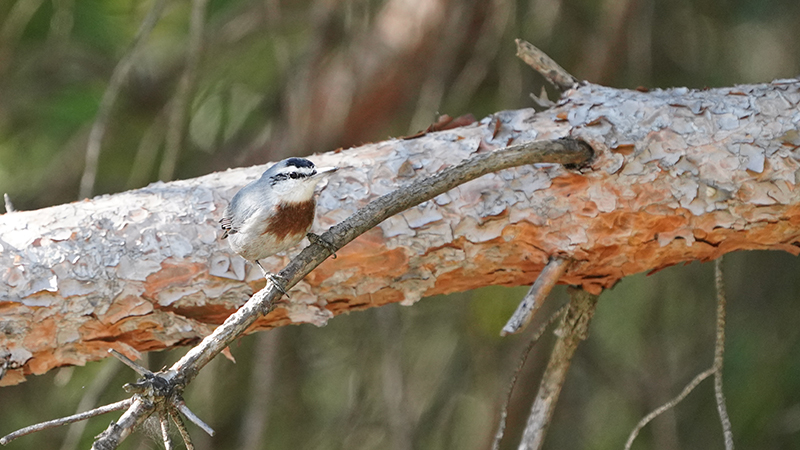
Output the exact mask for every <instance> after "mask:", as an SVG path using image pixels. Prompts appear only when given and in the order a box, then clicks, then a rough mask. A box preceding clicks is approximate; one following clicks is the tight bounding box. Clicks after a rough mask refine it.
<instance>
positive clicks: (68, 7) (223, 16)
mask: <svg viewBox="0 0 800 450" xmlns="http://www.w3.org/2000/svg"><path fill="white" fill-rule="evenodd" d="M196 2H197V0H195V2H194V4H196ZM153 5H154V2H153V0H149V1H133V0H103V1H101V0H53V1H50V2H45V1H42V0H5V1H3V2H0V191H2V192H7V193H9V195H10V196H11V198H12V200H13V201H14V202H15V205H16V206H17V207H18V208H20V209H33V208H40V207H44V206H48V205H53V204H58V203H62V202H69V201H74V200H76V199H77V198H78V186H79V180H80V178H81V176H82V174H83V171H84V160H85V154H86V147H87V141H88V137H89V130H90V129H91V127H92V125H93V123H94V121H95V120H96V117H97V113H98V108H99V105H100V101H101V98H102V97H103V94H104V92H105V91H106V89H107V87H108V86H109V79H110V77H111V74H112V73H113V72H114V70H115V67H116V66H117V64H118V62H119V61H120V60H121V59H122V58H123V57H124V56H125V55H126V54H127V53H128V52H129V51H130V49H131V48H132V45H133V40H134V36H135V35H136V33H137V30H138V29H139V27H140V24H141V22H142V20H143V18H144V17H145V15H146V14H147V12H148V11H149V10H150V8H152V7H153ZM192 7H193V2H190V1H188V0H184V1H169V2H167V3H166V6H165V9H164V10H163V12H162V13H161V15H160V18H159V21H158V23H157V25H156V26H155V28H154V29H153V32H152V33H151V34H150V35H149V36H147V37H146V39H144V41H143V42H142V48H141V51H140V52H139V54H138V56H137V57H136V59H135V61H134V64H133V67H132V69H131V71H130V72H129V73H128V74H127V76H126V77H125V79H124V82H123V83H122V84H121V86H120V90H119V93H118V96H117V99H116V101H115V102H114V104H113V106H112V108H111V109H110V112H109V119H108V122H107V128H106V133H105V135H104V137H103V140H102V147H101V149H102V151H101V154H100V159H99V169H98V172H97V181H96V183H95V185H94V189H93V192H94V193H95V194H100V193H109V192H118V191H121V190H124V189H127V188H135V187H140V186H142V185H144V184H146V183H148V182H152V181H156V180H157V179H158V178H159V173H160V171H161V170H160V169H161V166H162V165H163V163H164V159H165V156H164V155H165V148H166V145H167V144H166V141H167V138H166V136H167V135H168V133H169V132H170V131H171V130H173V131H175V130H177V133H178V135H179V136H181V139H180V142H179V143H178V153H177V155H178V163H177V169H176V171H175V172H174V173H173V174H171V175H172V177H176V178H188V177H194V176H198V175H202V174H205V173H208V172H211V171H215V170H223V169H225V168H227V167H231V166H238V165H246V164H254V163H263V162H266V161H270V160H277V159H280V158H282V157H285V156H288V155H301V154H307V153H310V152H314V151H318V152H323V151H328V150H332V149H334V148H336V147H340V146H344V147H347V146H351V145H357V144H359V143H361V142H367V141H377V140H381V139H384V138H386V137H387V136H390V135H402V134H406V133H409V132H413V131H416V130H418V129H422V128H424V127H425V126H426V124H427V123H430V122H432V121H433V120H434V118H435V116H436V114H437V113H447V114H450V115H452V116H457V115H461V114H465V113H470V112H471V113H474V114H475V115H476V116H477V117H481V116H483V115H486V114H490V113H493V112H495V111H497V110H501V109H511V108H521V107H529V106H531V105H532V103H531V101H530V100H529V99H528V96H527V95H528V93H529V92H534V93H537V94H538V92H539V90H540V89H541V85H542V82H543V81H542V79H541V77H539V75H537V74H534V73H532V71H531V70H529V69H528V68H527V67H525V66H524V65H523V64H522V63H521V62H519V61H518V60H517V59H516V58H515V57H514V45H513V39H514V38H517V37H520V38H523V39H526V40H529V41H531V42H532V43H534V44H535V45H537V46H539V47H540V48H542V49H544V50H545V51H547V52H548V53H549V54H550V55H551V56H552V57H553V58H554V59H556V60H557V61H559V62H560V63H561V64H562V65H563V66H564V67H565V68H567V70H569V71H570V72H572V73H573V74H575V75H576V76H578V77H579V78H583V79H587V80H589V81H592V82H596V83H601V84H606V85H611V86H616V87H627V88H635V87H637V86H640V85H641V86H646V87H669V86H689V87H695V88H702V87H704V86H721V85H731V84H736V83H750V82H767V81H770V80H771V79H773V78H781V77H792V76H796V75H797V73H798V68H800V40H798V39H797V38H796V27H797V22H798V20H799V19H800V4H799V3H798V2H796V1H795V0H763V1H744V0H703V1H696V2H692V1H686V0H681V1H667V0H582V1H572V2H567V1H562V0H529V1H521V0H520V1H510V0H491V1H485V2H482V1H478V0H472V1H465V2H455V1H446V0H407V1H400V0H344V1H340V2H325V1H300V2H280V1H279V0H265V1H261V2H256V1H251V0H237V1H222V0H213V1H210V2H209V3H208V5H207V6H206V16H205V20H204V21H203V23H202V24H201V25H202V33H201V36H202V45H201V46H200V48H201V51H200V53H199V55H198V65H197V67H196V69H194V70H191V71H188V72H187V68H188V67H189V66H188V65H187V63H186V61H187V52H188V48H190V42H189V29H190V27H191V20H192V19H191V11H192ZM187 75H188V76H189V77H190V78H191V80H192V81H191V83H190V84H191V86H190V89H189V91H188V92H189V95H188V97H187V98H185V99H183V102H184V103H180V102H179V101H178V100H179V99H178V100H176V92H177V90H178V86H179V84H180V80H181V77H184V76H187ZM547 89H548V90H549V87H547ZM551 96H552V91H551ZM173 102H178V105H179V106H178V107H179V108H183V110H184V111H185V112H186V116H185V120H184V121H183V122H182V123H178V124H177V125H176V124H171V123H170V120H169V118H170V115H171V114H172V110H171V109H170V108H172V104H173ZM175 126H177V127H178V128H177V129H175V128H174V127H175ZM725 267H726V269H727V272H726V279H727V282H728V293H729V308H730V309H729V313H728V336H729V339H728V345H727V356H726V363H725V364H726V365H725V377H726V378H725V383H726V392H727V395H728V410H729V412H730V414H731V420H732V424H733V432H734V437H735V440H736V443H737V445H738V446H739V447H743V448H760V449H783V448H796V447H798V446H800V436H798V432H800V363H798V361H800V336H799V334H800V327H798V326H797V314H796V310H797V308H796V306H795V305H796V299H797V297H798V294H800V283H798V281H797V280H798V279H800V277H798V276H797V273H798V264H797V261H796V260H795V258H793V257H791V256H789V255H786V254H775V253H765V252H749V253H740V254H735V255H731V256H730V257H728V258H726V262H725ZM524 292H525V288H519V287H518V288H504V287H488V288H485V289H480V290H477V291H474V292H468V293H463V294H457V295H451V296H447V297H443V298H431V299H425V300H423V301H421V302H419V303H418V304H416V305H414V306H413V307H401V306H399V305H390V306H386V307H383V308H379V309H375V310H368V311H364V312H359V313H354V314H351V315H348V316H342V317H337V318H336V319H334V320H332V321H331V322H330V324H329V325H328V326H326V327H324V328H321V329H317V328H314V327H312V326H310V325H306V326H299V327H287V328H283V329H280V330H273V331H270V332H269V333H259V334H258V335H255V336H248V337H246V338H244V339H242V340H241V341H240V342H238V343H237V344H236V345H234V346H233V348H232V352H233V354H234V355H235V356H236V359H237V363H236V364H233V363H231V362H230V361H228V360H225V359H223V358H218V359H217V360H215V361H214V362H213V363H212V364H211V365H210V366H209V367H207V368H206V370H204V371H203V373H202V374H201V375H200V377H199V378H198V380H197V381H196V382H195V383H194V384H192V386H190V388H189V391H188V392H187V395H186V397H187V401H188V403H189V405H190V406H191V407H192V409H193V410H195V411H196V412H197V413H198V414H199V415H200V416H201V417H203V418H204V419H205V420H206V421H207V422H208V423H210V424H211V425H212V426H213V427H214V428H215V429H216V430H217V432H218V434H217V436H216V437H214V438H209V437H207V436H205V435H203V434H202V432H201V431H199V430H197V429H196V428H191V431H192V434H193V436H194V437H195V438H196V440H197V442H196V444H197V448H199V449H210V448H216V449H222V448H243V449H256V448H302V449H340V448H348V449H350V448H353V449H356V448H357V449H370V448H381V449H387V448H388V449H395V450H401V449H412V448H413V449H418V448H419V449H440V448H448V449H451V448H452V449H470V448H475V449H478V448H487V447H489V445H490V443H491V439H492V436H493V434H494V432H495V429H496V426H497V420H498V414H499V408H500V405H502V403H503V400H504V398H505V392H506V389H507V386H508V382H509V380H510V378H511V375H512V372H513V370H514V368H515V367H516V365H517V362H518V360H519V357H520V352H521V351H522V349H523V348H524V346H525V344H526V342H527V337H528V336H530V334H531V333H532V331H533V329H530V330H528V331H526V332H525V333H524V334H523V335H521V336H514V337H507V338H500V337H499V336H498V331H499V329H500V328H501V327H502V325H503V323H504V321H505V320H506V318H507V317H508V316H509V314H510V313H511V311H513V309H514V308H515V307H516V303H517V302H518V300H519V299H520V298H521V296H522V295H523V294H524ZM564 301H565V293H564V291H563V289H560V288H559V289H557V290H556V292H555V293H554V294H553V296H552V298H551V299H550V300H549V302H548V304H546V305H545V308H544V310H543V311H542V312H541V313H540V315H539V317H538V318H537V320H539V321H542V320H544V319H545V318H546V317H547V316H548V314H550V313H551V312H552V311H554V310H555V309H557V307H558V306H559V305H560V304H562V303H563V302H564ZM714 311H715V304H714V291H713V279H712V270H711V266H710V265H708V264H706V265H701V264H697V263H694V264H690V265H687V266H683V267H673V268H669V269H666V270H664V271H662V272H659V273H657V274H655V275H652V276H649V277H647V276H644V275H642V274H640V275H636V276H633V277H629V278H627V279H625V280H623V282H622V283H620V285H619V286H617V287H616V288H615V289H613V290H611V291H609V292H607V293H605V294H603V296H602V297H601V300H600V304H599V308H598V311H597V314H596V316H595V320H594V323H593V325H592V329H591V335H590V339H589V340H588V341H586V342H585V343H584V344H583V345H582V347H581V348H580V349H579V351H578V353H577V356H576V359H575V361H574V364H573V367H572V368H571V372H570V375H569V378H568V380H567V384H566V386H565V389H564V391H563V393H562V397H561V399H560V402H559V405H558V408H557V410H556V417H555V420H554V422H553V425H552V427H551V429H550V432H549V435H548V438H547V442H546V448H591V449H619V448H622V446H623V444H624V442H625V439H626V437H627V435H628V433H629V432H630V430H631V429H632V427H633V426H634V425H635V423H636V422H637V421H638V420H639V419H640V418H641V417H642V416H643V415H645V414H646V413H647V412H648V411H650V410H652V409H653V408H655V407H656V406H658V405H660V404H661V403H663V402H664V401H666V400H667V399H669V398H671V397H673V396H674V395H676V394H677V393H678V392H680V390H681V389H682V387H683V386H684V384H685V383H687V382H688V381H689V380H690V379H692V378H693V377H694V376H695V374H697V373H699V372H700V371H702V370H704V369H706V368H707V367H710V365H711V362H712V357H713V336H714V332H713V330H714ZM532 328H533V327H532ZM267 336H269V337H267ZM551 344H552V337H551V336H550V335H546V336H545V337H544V338H543V339H542V341H541V342H540V343H539V345H538V346H537V347H536V348H535V349H534V351H533V353H532V355H531V357H530V358H529V361H528V364H527V365H526V366H525V368H524V369H523V372H522V376H521V378H520V381H519V383H518V385H517V389H516V391H515V394H514V397H513V399H512V402H511V405H510V407H509V414H510V415H509V427H508V429H507V432H506V439H505V440H504V441H503V448H516V441H517V440H518V437H519V435H520V433H521V430H522V427H523V425H524V422H525V420H526V417H527V411H528V409H529V407H530V402H531V399H532V396H533V395H534V393H535V390H536V388H537V385H538V376H539V374H540V373H541V371H542V367H543V364H544V363H545V362H546V357H547V353H548V349H549V345H551ZM183 351H184V350H174V351H169V352H162V353H155V354H150V355H148V360H149V361H148V364H149V366H150V367H151V368H153V369H157V368H159V367H162V366H163V365H165V364H167V363H169V362H171V361H174V360H176V359H177V358H178V357H179V356H180V354H182V353H183ZM114 364H119V363H118V362H116V361H104V362H100V363H93V364H89V365H87V366H86V367H82V368H63V369H60V370H57V371H52V372H51V373H48V374H46V375H44V376H40V377H33V378H31V379H30V380H29V381H28V382H27V383H24V384H22V385H19V386H14V387H7V388H3V389H0V405H2V406H3V407H2V408H0V424H2V430H0V433H6V432H9V431H11V430H13V429H16V428H19V427H22V426H25V425H28V424H31V423H35V422H39V421H43V420H47V419H50V418H54V417H57V416H61V415H66V414H69V413H72V412H73V411H74V408H75V407H76V405H77V404H78V402H79V401H80V399H81V397H82V396H83V394H84V393H85V392H86V391H87V389H89V388H91V387H92V385H93V383H96V381H95V377H96V375H97V374H98V372H99V371H100V370H101V368H102V367H103V366H105V365H114ZM133 378H134V377H133V374H132V373H131V372H130V371H129V370H127V369H121V370H119V371H118V372H117V375H116V377H115V378H114V379H113V381H112V382H111V383H110V384H109V385H108V387H107V388H106V389H104V390H102V395H100V398H99V399H98V401H99V402H100V403H107V402H111V401H115V400H118V399H120V398H122V397H123V396H124V394H123V392H122V391H121V390H120V389H119V388H118V387H119V386H120V385H121V384H122V383H124V382H127V381H132V380H133ZM259 387H260V388H261V389H260V390H259ZM254 418H255V419H254ZM109 420H111V418H103V419H95V420H92V421H89V424H88V428H87V430H86V431H85V432H84V433H83V438H82V440H81V441H80V444H79V446H80V447H81V448H87V447H88V446H89V445H90V442H91V438H92V436H94V435H96V434H97V433H99V432H100V431H101V430H102V429H104V428H105V427H106V426H107V423H108V421H109ZM252 420H255V425H253V424H250V425H248V421H252ZM248 427H250V428H248ZM253 430H257V431H256V432H259V433H261V434H260V435H256V436H261V437H260V438H258V439H256V442H258V443H259V445H253V446H250V444H248V440H247V438H246V435H247V434H248V433H252V432H253ZM64 432H65V431H64V430H51V431H47V432H44V433H39V434H35V435H32V436H28V437H25V438H22V439H20V440H18V441H16V442H14V443H13V444H11V445H9V446H8V448H9V449H27V448H37V447H39V448H55V446H56V445H60V443H61V441H62V439H63V436H64ZM721 447H722V436H721V432H720V425H719V422H718V419H717V416H716V410H715V403H714V399H713V392H712V387H711V382H710V381H706V382H704V383H703V384H702V385H701V386H700V387H699V388H698V390H697V391H696V392H694V393H693V394H692V395H690V396H689V397H688V398H687V399H686V401H685V402H684V403H682V404H681V405H679V406H678V407H677V408H676V409H675V410H673V411H670V412H668V413H666V414H665V415H664V416H663V417H662V418H659V419H657V420H656V421H655V422H653V423H652V424H651V425H650V426H648V427H647V428H645V429H644V431H643V433H642V434H641V435H640V437H639V439H638V440H637V443H636V444H635V446H634V448H638V449H644V448H652V449H659V450H666V449H705V448H721ZM123 448H127V449H144V448H159V446H158V444H157V443H156V442H155V440H154V439H153V438H152V437H150V436H148V435H147V434H146V433H139V434H137V435H136V436H133V437H132V438H130V439H129V440H128V441H126V442H125V444H124V445H123Z"/></svg>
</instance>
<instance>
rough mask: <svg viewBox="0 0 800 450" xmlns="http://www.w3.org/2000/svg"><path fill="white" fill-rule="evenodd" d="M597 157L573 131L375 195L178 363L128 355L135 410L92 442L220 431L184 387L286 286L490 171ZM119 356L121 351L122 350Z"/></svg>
mask: <svg viewBox="0 0 800 450" xmlns="http://www.w3.org/2000/svg"><path fill="white" fill-rule="evenodd" d="M592 156H593V152H592V149H591V147H589V146H588V145H587V144H585V143H583V142H581V141H578V140H576V139H573V138H562V139H555V140H547V141H535V142H528V143H524V144H519V145H514V146H510V147H505V148H501V149H498V150H495V151H492V152H486V153H481V154H478V155H477V156H474V157H472V158H470V159H468V160H465V161H463V162H461V163H460V164H458V165H456V166H453V167H449V168H447V169H444V170H442V171H441V172H439V173H438V174H436V175H433V176H431V177H427V178H424V179H422V180H416V181H414V182H413V183H410V184H409V185H406V186H404V187H401V188H399V189H397V190H395V191H393V192H391V193H389V194H386V195H384V196H382V197H380V198H378V199H376V200H374V201H372V202H371V203H369V204H368V205H366V206H365V207H363V208H361V209H360V210H358V211H356V212H355V213H354V214H353V215H352V216H350V217H349V218H347V219H346V220H344V221H343V222H341V223H339V224H337V225H335V226H333V227H331V228H330V229H329V230H328V231H326V232H325V233H323V234H322V235H321V236H320V239H322V240H323V241H324V242H326V243H327V245H322V244H321V243H320V242H317V243H313V244H312V245H310V246H308V247H306V248H305V249H304V250H303V251H302V252H300V254H299V255H297V256H296V257H295V258H294V259H293V260H292V261H291V262H290V263H289V265H287V266H286V267H285V268H284V269H283V270H282V271H281V272H280V273H279V274H278V277H277V278H278V279H280V280H285V284H284V286H278V284H279V283H277V282H270V283H267V285H266V286H265V287H264V289H262V290H260V291H258V292H257V293H255V294H254V295H253V296H252V297H251V298H250V299H249V300H248V301H247V302H246V303H245V304H244V305H242V307H241V308H239V309H238V310H237V311H236V312H234V313H233V314H231V315H230V316H229V317H228V318H227V319H226V320H225V322H224V323H223V324H222V325H220V326H219V327H217V328H216V329H215V330H214V331H213V332H212V333H211V334H210V335H208V336H206V338H205V339H203V341H202V342H200V343H199V344H198V345H197V346H195V347H194V348H192V349H191V350H189V352H188V353H186V355H184V357H183V358H181V359H180V360H179V361H178V362H176V363H175V364H173V365H172V367H170V368H168V369H165V370H162V371H160V372H157V373H151V372H149V371H148V370H147V369H145V368H143V367H140V366H138V365H137V364H136V363H134V362H133V361H130V360H127V358H124V360H123V362H125V363H126V364H128V365H129V366H130V367H132V368H134V370H136V371H137V373H139V374H141V375H142V376H143V378H142V379H140V380H139V381H137V382H136V383H132V384H128V385H126V390H128V389H129V390H130V392H133V394H134V395H133V397H132V398H130V399H128V400H125V401H124V402H125V404H124V405H125V406H119V405H122V402H120V403H118V404H115V405H117V406H118V408H117V409H121V408H124V407H126V406H127V407H128V409H127V411H125V413H123V414H122V416H121V417H120V418H119V420H118V421H117V422H112V423H111V425H109V427H108V428H107V429H106V430H105V431H104V432H103V433H101V434H100V435H99V436H98V437H97V439H96V440H95V443H94V445H93V446H92V448H93V449H98V450H100V449H102V450H108V449H114V448H117V446H118V445H119V444H120V443H121V442H122V441H123V440H124V439H125V438H126V437H127V436H128V435H130V434H131V432H133V430H134V429H136V427H138V426H139V425H140V424H141V423H142V422H143V421H144V420H145V419H146V418H147V417H149V416H150V415H151V414H153V413H157V414H159V417H161V418H162V424H163V413H164V412H165V413H167V414H168V415H169V416H170V417H171V418H172V419H173V421H175V422H176V425H177V424H178V421H179V420H180V415H179V414H177V411H180V412H182V413H183V414H185V415H186V416H187V417H188V418H189V419H190V420H192V421H193V422H195V424H197V425H198V426H200V427H201V428H203V429H204V430H206V431H207V432H209V433H212V432H213V431H212V430H211V429H210V428H209V427H208V425H205V424H204V423H202V421H200V420H199V419H197V417H196V416H194V414H191V411H188V408H186V405H185V404H184V403H183V400H182V398H181V396H180V394H181V392H183V390H184V388H185V387H186V386H187V385H188V384H189V383H190V382H191V381H192V380H193V379H194V378H195V377H196V376H197V374H198V373H199V371H200V370H201V369H202V368H203V367H204V366H205V365H206V364H208V363H209V362H210V361H211V360H212V359H213V358H214V357H215V356H216V355H217V354H219V353H220V352H221V351H222V350H223V349H225V348H226V347H227V346H228V345H229V344H230V343H232V342H233V341H234V340H235V339H236V338H238V337H239V336H240V335H242V334H243V333H244V332H245V331H246V330H247V329H248V328H249V327H250V325H252V324H253V323H254V322H255V321H256V320H257V319H258V317H259V316H260V315H261V314H266V313H269V312H270V311H272V309H273V308H274V307H275V303H276V301H277V300H278V299H279V298H280V296H281V291H282V290H288V289H289V288H291V287H292V286H294V285H295V284H297V282H299V281H300V280H301V279H303V277H305V276H306V275H307V274H308V273H309V272H311V271H312V270H313V269H314V268H315V267H317V266H318V265H319V264H321V263H322V262H323V261H324V260H325V259H326V258H328V257H329V256H331V255H332V254H333V252H335V251H337V250H339V249H341V248H342V247H343V246H344V245H345V244H347V243H349V242H350V241H352V240H353V239H355V238H356V237H358V236H359V235H361V234H363V233H364V232H366V231H368V230H370V229H371V228H373V227H374V226H376V225H378V224H379V223H381V222H383V221H384V220H386V219H387V218H389V217H391V216H393V215H395V214H397V213H399V212H402V211H405V210H406V209H408V208H411V207H413V206H415V205H418V204H420V203H422V202H424V201H428V200H431V199H433V198H434V197H436V196H437V195H440V194H442V193H444V192H446V191H449V190H450V189H453V188H454V187H456V186H459V185H461V184H464V183H466V182H467V181H470V180H474V179H476V178H478V177H481V176H483V175H486V174H488V173H492V172H497V171H499V170H503V169H508V168H511V167H516V166H521V165H529V164H537V163H555V164H564V165H567V164H568V165H574V166H581V165H584V164H586V163H587V162H588V161H589V160H590V159H591V158H592ZM117 356H118V357H119V355H117ZM125 360H127V361H125ZM187 411H188V412H187ZM60 420H64V419H60ZM76 420H80V419H76ZM162 426H163V425H162ZM178 429H179V431H181V435H183V437H184V440H185V441H186V443H187V448H191V447H190V445H191V441H190V440H189V439H188V433H186V430H185V428H182V427H181V426H180V425H178ZM18 433H19V432H16V433H14V434H13V435H8V436H6V437H4V438H2V440H0V443H3V444H4V443H6V442H9V441H11V439H13V438H14V437H18V436H19V434H18ZM11 436H13V437H11ZM170 445H171V444H170Z"/></svg>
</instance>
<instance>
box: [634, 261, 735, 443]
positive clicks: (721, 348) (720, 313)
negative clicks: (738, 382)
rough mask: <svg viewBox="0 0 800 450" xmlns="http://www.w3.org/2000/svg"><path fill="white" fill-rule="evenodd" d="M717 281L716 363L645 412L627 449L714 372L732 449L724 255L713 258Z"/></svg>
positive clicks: (723, 421) (716, 388) (726, 441)
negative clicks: (725, 368) (725, 387)
mask: <svg viewBox="0 0 800 450" xmlns="http://www.w3.org/2000/svg"><path fill="white" fill-rule="evenodd" d="M714 282H715V285H716V290H717V333H716V334H717V338H716V342H715V344H714V364H713V365H712V366H711V368H710V369H706V370H705V371H703V372H701V373H700V374H699V375H697V376H696V377H694V379H693V380H692V381H691V382H689V384H687V385H686V387H684V388H683V391H681V393H680V394H678V396H677V397H675V398H673V399H672V400H670V401H668V402H667V403H664V404H663V405H661V406H659V407H658V408H656V409H655V410H653V411H652V412H651V413H650V414H648V415H646V416H645V417H644V418H642V420H640V421H639V423H637V424H636V427H634V429H633V431H631V434H630V435H629V436H628V441H627V442H626V443H625V450H630V448H631V446H632V445H633V441H634V439H636V436H638V435H639V431H641V429H642V428H643V427H644V426H645V425H647V424H648V423H650V421H651V420H653V419H655V418H656V417H658V416H659V415H661V414H662V413H663V412H664V411H667V410H668V409H670V408H673V407H674V406H675V405H677V404H678V403H680V402H681V401H682V400H683V399H684V398H686V396H687V395H689V393H690V392H692V390H693V389H694V388H696V387H697V385H698V384H700V382H702V381H703V380H705V379H706V378H708V377H710V376H711V375H714V393H715V395H716V399H717V411H718V412H719V418H720V422H721V423H722V434H723V437H724V439H725V449H726V450H733V433H732V432H731V421H730V418H729V417H728V411H727V408H726V407H725V394H724V393H723V392H722V363H723V358H724V355H725V303H726V301H725V289H724V285H723V280H722V257H719V258H717V260H716V261H714Z"/></svg>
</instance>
